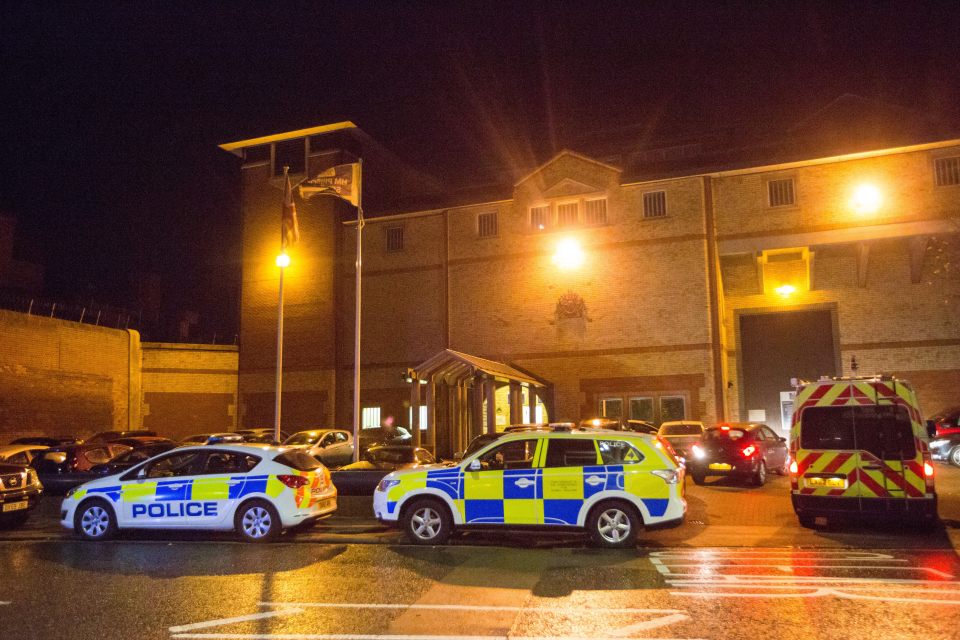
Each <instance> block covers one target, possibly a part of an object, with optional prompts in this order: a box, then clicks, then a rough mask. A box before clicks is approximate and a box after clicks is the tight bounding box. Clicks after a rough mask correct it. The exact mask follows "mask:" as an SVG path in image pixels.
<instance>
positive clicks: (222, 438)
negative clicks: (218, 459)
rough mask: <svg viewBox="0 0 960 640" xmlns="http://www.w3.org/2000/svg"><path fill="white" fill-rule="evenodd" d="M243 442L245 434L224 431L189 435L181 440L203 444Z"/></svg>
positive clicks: (187, 443) (184, 442)
mask: <svg viewBox="0 0 960 640" xmlns="http://www.w3.org/2000/svg"><path fill="white" fill-rule="evenodd" d="M242 442H243V436H242V435H240V434H239V433H231V432H229V431H223V432H220V433H197V434H194V435H192V436H187V437H186V438H184V439H183V440H181V441H180V444H182V445H190V446H196V445H202V444H240V443H242Z"/></svg>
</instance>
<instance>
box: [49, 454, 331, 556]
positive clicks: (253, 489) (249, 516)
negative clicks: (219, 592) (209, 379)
mask: <svg viewBox="0 0 960 640" xmlns="http://www.w3.org/2000/svg"><path fill="white" fill-rule="evenodd" d="M336 508H337V490H336V488H335V487H334V486H333V483H332V482H331V481H330V472H329V471H327V469H326V467H324V466H323V465H322V464H320V463H319V462H318V461H317V460H316V459H315V458H313V457H311V456H309V455H307V454H305V453H303V452H301V451H297V450H292V449H287V448H283V447H271V446H259V445H207V446H201V447H182V448H178V449H174V450H173V451H170V452H168V453H165V454H161V455H159V456H156V457H153V458H151V459H150V460H147V461H146V462H144V463H142V464H139V465H137V466H136V467H134V468H132V469H130V470H129V471H125V472H123V473H120V474H117V475H112V476H108V477H105V478H102V479H98V480H93V481H91V482H87V483H86V484H83V485H80V486H79V487H77V488H75V489H72V490H71V491H70V492H69V493H67V495H66V498H64V500H63V506H62V508H61V522H60V524H61V525H63V526H64V527H66V528H67V529H72V530H73V531H74V532H75V533H76V534H77V535H79V536H80V537H81V538H85V539H87V540H105V539H107V538H110V537H111V536H112V535H114V534H115V533H116V532H117V530H118V529H128V528H129V529H135V528H143V529H189V530H200V529H208V530H217V531H231V530H234V531H236V532H237V533H238V534H239V535H240V537H241V538H243V539H245V540H247V541H250V542H264V541H268V540H272V539H275V538H276V537H277V536H278V535H280V533H281V532H282V530H283V529H285V528H288V527H293V526H296V525H299V524H305V523H309V522H313V521H315V520H317V519H318V518H320V517H321V516H324V515H326V514H329V513H332V512H333V511H335V510H336Z"/></svg>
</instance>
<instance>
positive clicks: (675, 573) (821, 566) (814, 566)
mask: <svg viewBox="0 0 960 640" xmlns="http://www.w3.org/2000/svg"><path fill="white" fill-rule="evenodd" d="M690 566H691V567H697V568H699V571H679V572H678V571H669V572H666V573H664V575H666V576H696V575H698V574H699V573H701V572H703V571H704V570H712V569H714V568H718V567H736V568H737V569H777V570H779V571H787V572H790V571H794V570H796V569H864V567H860V566H857V565H855V564H807V565H800V566H791V565H779V566H777V565H769V564H763V565H759V564H708V565H690ZM668 568H669V567H668ZM869 570H870V571H926V572H928V573H932V574H933V575H936V576H940V577H941V578H953V577H955V576H954V575H953V574H952V573H947V572H946V571H941V570H940V569H934V568H932V567H869ZM721 575H723V574H721ZM811 577H817V576H811Z"/></svg>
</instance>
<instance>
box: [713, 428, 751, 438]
mask: <svg viewBox="0 0 960 640" xmlns="http://www.w3.org/2000/svg"><path fill="white" fill-rule="evenodd" d="M745 435H747V432H746V431H744V430H743V429H733V428H730V429H707V430H706V431H704V432H703V439H704V440H739V439H740V438H742V437H743V436H745Z"/></svg>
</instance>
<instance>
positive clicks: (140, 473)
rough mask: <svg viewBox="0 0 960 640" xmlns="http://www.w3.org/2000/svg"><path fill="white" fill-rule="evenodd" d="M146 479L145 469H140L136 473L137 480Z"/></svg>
mask: <svg viewBox="0 0 960 640" xmlns="http://www.w3.org/2000/svg"><path fill="white" fill-rule="evenodd" d="M146 477H147V468H146V467H140V471H137V480H143V479H144V478H146Z"/></svg>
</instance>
